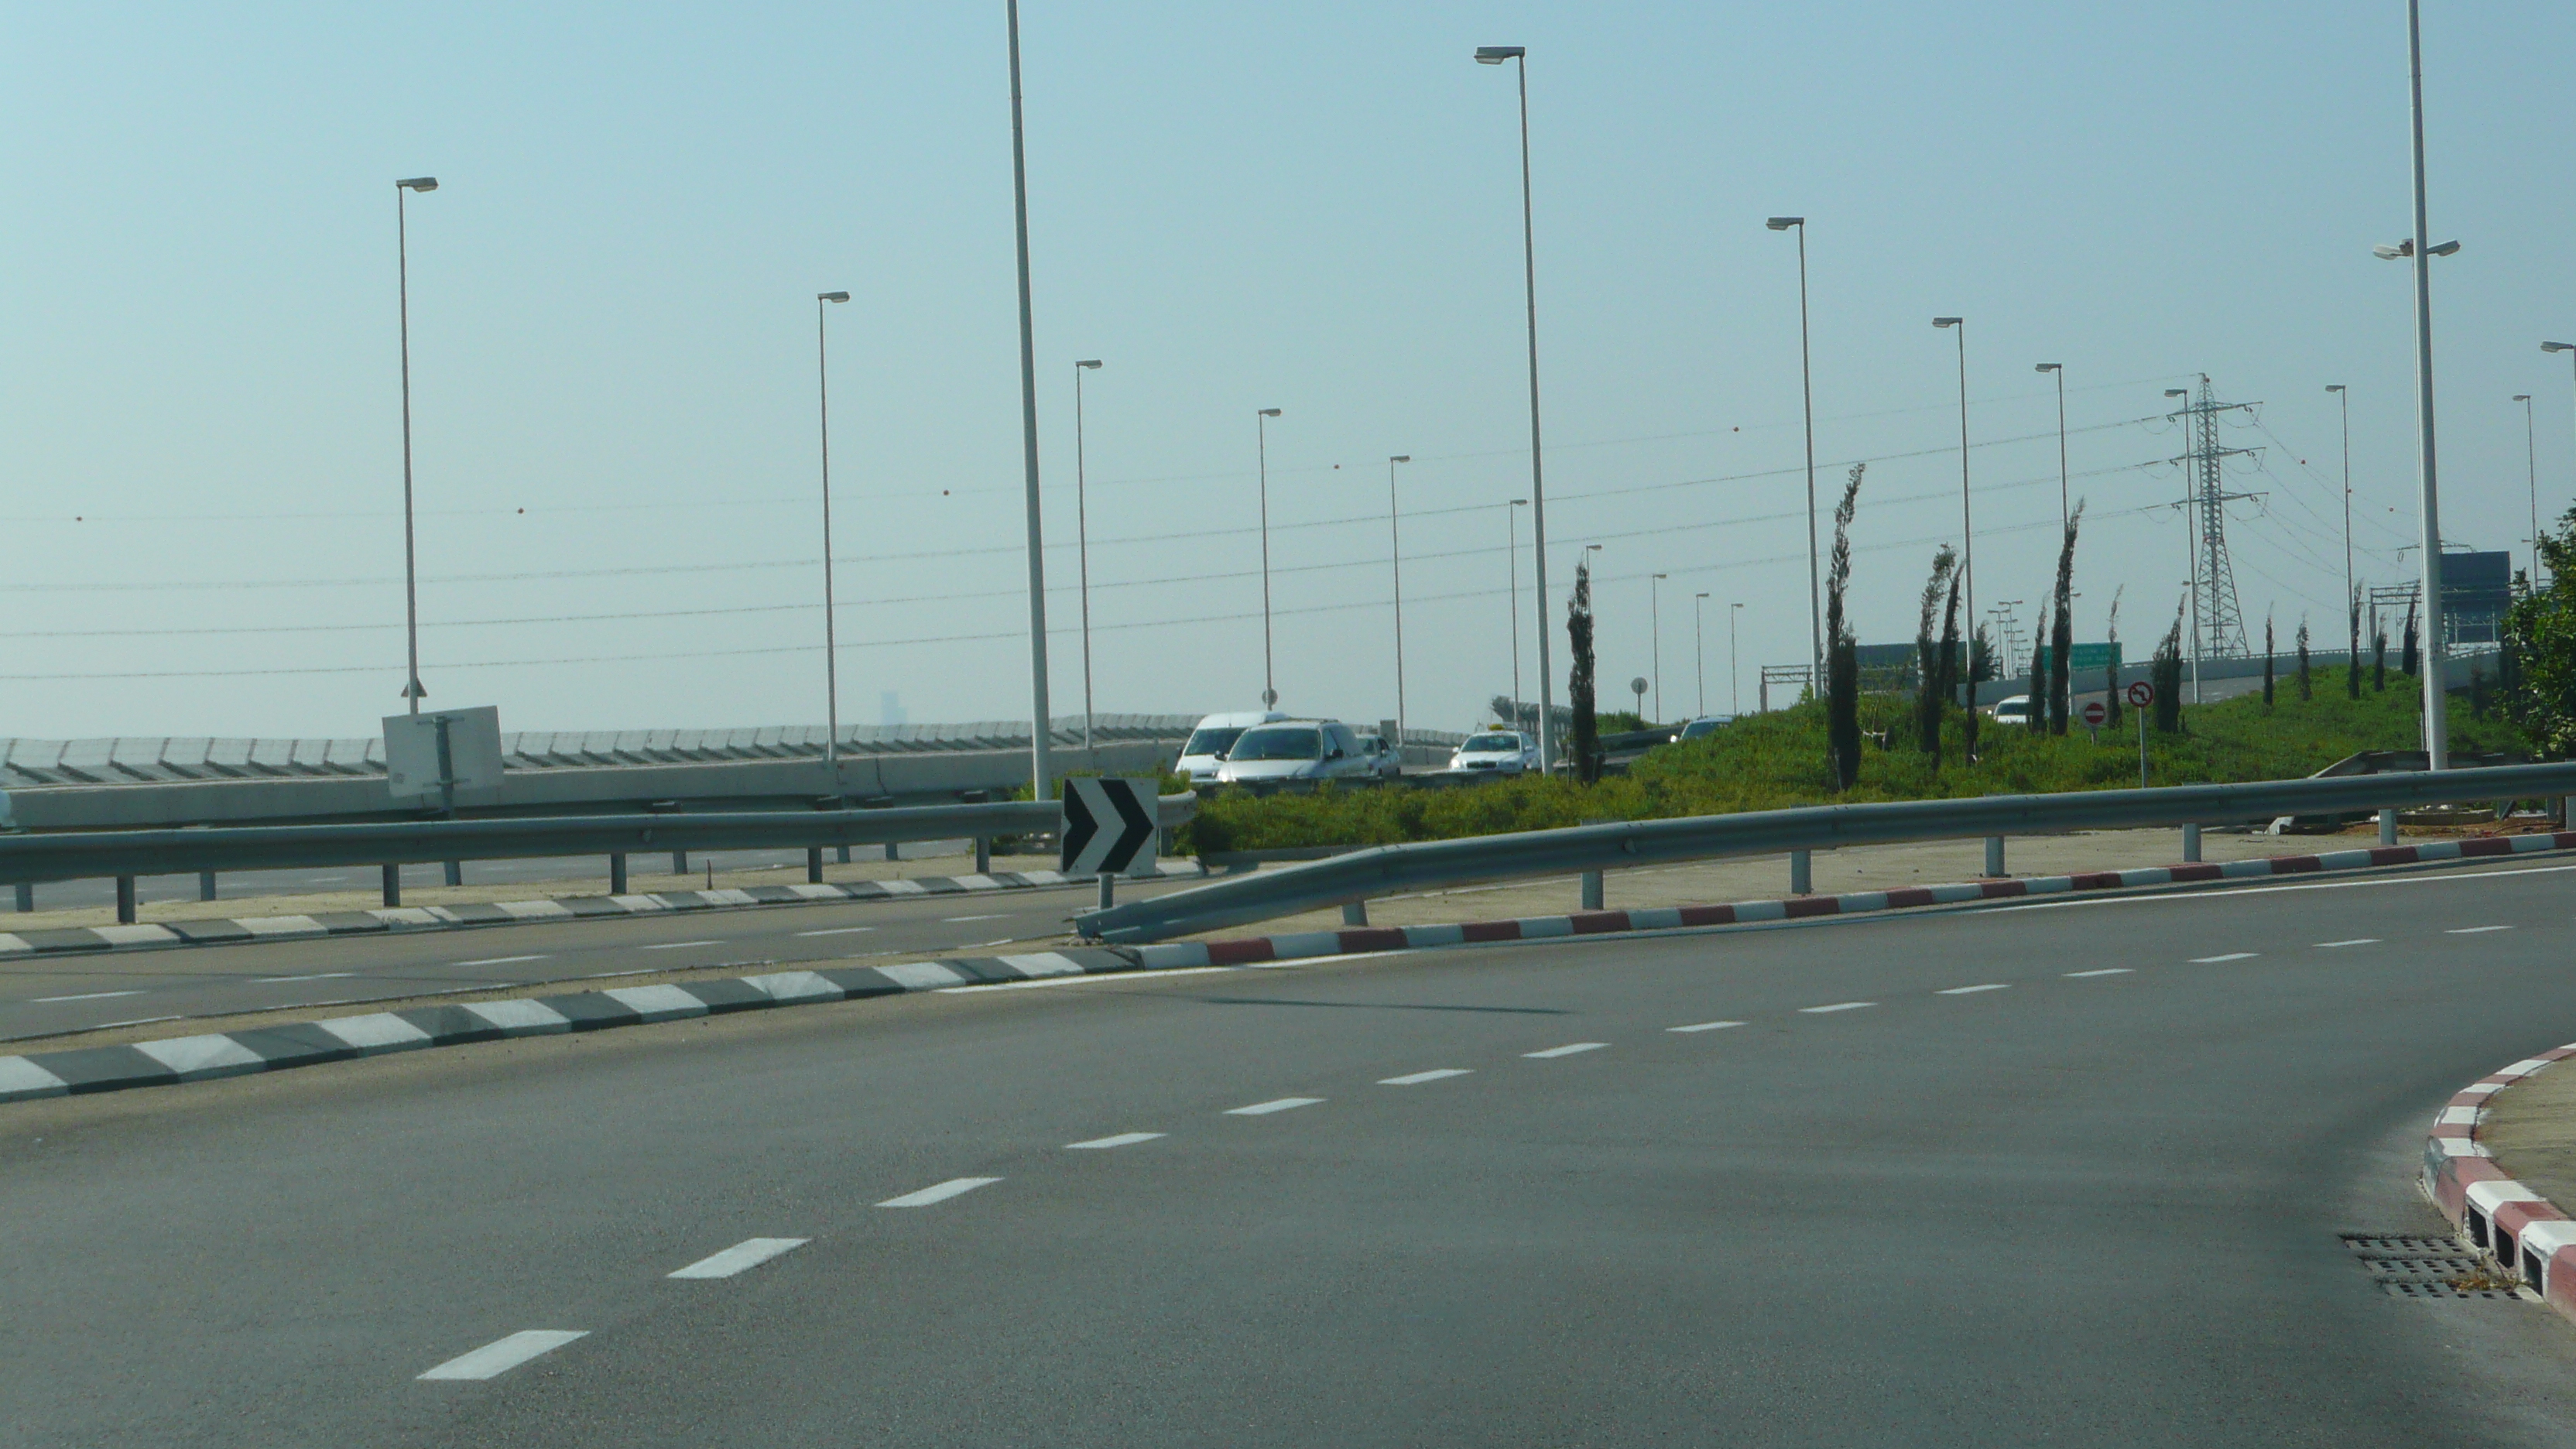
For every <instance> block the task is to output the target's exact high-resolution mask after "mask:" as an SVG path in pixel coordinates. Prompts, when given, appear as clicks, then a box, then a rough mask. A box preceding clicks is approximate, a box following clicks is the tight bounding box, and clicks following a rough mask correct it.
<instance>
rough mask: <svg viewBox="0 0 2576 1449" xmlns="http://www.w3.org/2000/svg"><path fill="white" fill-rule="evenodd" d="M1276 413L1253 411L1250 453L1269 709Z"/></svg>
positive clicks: (1272, 700)
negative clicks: (1255, 467) (1255, 466)
mask: <svg viewBox="0 0 2576 1449" xmlns="http://www.w3.org/2000/svg"><path fill="white" fill-rule="evenodd" d="M1277 416H1279V409H1277V408H1262V409H1260V410H1259V411H1257V412H1256V413H1254V414H1253V418H1252V429H1253V446H1254V447H1255V448H1257V449H1258V450H1259V451H1258V452H1257V453H1256V454H1255V455H1254V456H1255V457H1256V458H1257V459H1258V462H1259V469H1260V471H1259V474H1258V476H1259V478H1260V480H1261V485H1260V486H1261V707H1262V708H1263V709H1270V708H1273V707H1275V706H1276V705H1277V704H1278V703H1279V680H1278V677H1277V676H1276V675H1275V674H1273V673H1272V672H1271V667H1270V420H1271V419H1272V418H1275V417H1277Z"/></svg>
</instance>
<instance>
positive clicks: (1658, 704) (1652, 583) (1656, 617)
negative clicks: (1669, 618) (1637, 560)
mask: <svg viewBox="0 0 2576 1449" xmlns="http://www.w3.org/2000/svg"><path fill="white" fill-rule="evenodd" d="M1666 577H1667V575H1664V574H1650V575H1648V576H1647V578H1646V620H1647V623H1646V640H1647V644H1646V648H1647V652H1648V655H1649V657H1651V658H1652V659H1653V660H1654V663H1655V718H1657V719H1662V718H1663V717H1664V594H1663V583H1664V579H1665V578H1666Z"/></svg>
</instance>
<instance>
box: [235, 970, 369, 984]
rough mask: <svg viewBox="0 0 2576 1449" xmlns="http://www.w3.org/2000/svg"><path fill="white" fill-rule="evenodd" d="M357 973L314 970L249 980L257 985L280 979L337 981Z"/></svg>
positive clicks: (255, 977)
mask: <svg viewBox="0 0 2576 1449" xmlns="http://www.w3.org/2000/svg"><path fill="white" fill-rule="evenodd" d="M357 974H358V973H357V972H355V971H316V972H314V973H313V974H312V975H310V976H254V977H252V978H251V981H252V983H253V984H255V985H259V986H274V985H276V984H277V983H279V982H281V981H338V980H341V979H343V978H344V977H350V976H355V975H357Z"/></svg>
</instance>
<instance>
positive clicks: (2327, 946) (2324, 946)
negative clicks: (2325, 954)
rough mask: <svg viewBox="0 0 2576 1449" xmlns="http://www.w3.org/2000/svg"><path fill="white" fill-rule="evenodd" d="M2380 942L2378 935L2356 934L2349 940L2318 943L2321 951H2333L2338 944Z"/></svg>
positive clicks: (2349, 944)
mask: <svg viewBox="0 0 2576 1449" xmlns="http://www.w3.org/2000/svg"><path fill="white" fill-rule="evenodd" d="M2378 944H2379V938H2378V937H2377V936H2355V937H2353V938H2352V939H2351V940H2349V941H2319V942H2318V943H2317V949H2318V950H2320V951H2331V950H2333V949H2334V948H2335V947H2337V946H2376V945H2378Z"/></svg>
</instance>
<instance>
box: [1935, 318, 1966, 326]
mask: <svg viewBox="0 0 2576 1449" xmlns="http://www.w3.org/2000/svg"><path fill="white" fill-rule="evenodd" d="M1967 320H1968V319H1967V318H1965V317H1935V318H1933V319H1932V325H1933V326H1935V327H1956V326H1958V325H1959V324H1960V323H1962V322H1965V321H1967Z"/></svg>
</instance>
